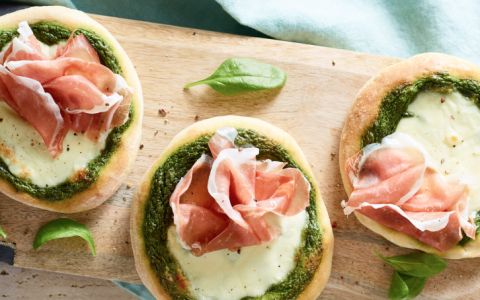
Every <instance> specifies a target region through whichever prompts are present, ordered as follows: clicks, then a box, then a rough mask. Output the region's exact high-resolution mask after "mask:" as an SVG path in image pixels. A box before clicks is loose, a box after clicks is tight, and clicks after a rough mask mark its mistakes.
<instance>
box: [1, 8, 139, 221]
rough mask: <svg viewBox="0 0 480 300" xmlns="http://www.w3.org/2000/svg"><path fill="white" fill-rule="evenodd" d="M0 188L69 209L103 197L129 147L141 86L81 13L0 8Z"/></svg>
mask: <svg viewBox="0 0 480 300" xmlns="http://www.w3.org/2000/svg"><path fill="white" fill-rule="evenodd" d="M0 49H1V52H0V191H1V192H2V193H4V194H6V195H7V196H9V197H11V198H13V199H15V200H18V201H20V202H23V203H25V204H28V205H32V206H35V207H39V208H43V209H47V210H52V211H58V212H66V213H70V212H78V211H83V210H87V209H91V208H93V207H95V206H98V205H100V204H101V203H102V202H103V201H105V200H106V199H108V198H109V197H110V196H111V195H112V194H113V193H114V192H115V191H116V190H117V189H118V187H119V185H120V184H121V182H122V180H123V179H124V177H125V175H126V172H127V170H128V168H129V166H130V164H131V163H132V162H133V160H134V159H135V155H136V151H137V149H138V146H139V139H140V131H141V119H142V115H143V111H142V102H143V99H142V91H141V87H140V83H139V80H138V77H137V74H136V72H135V70H134V68H133V65H132V63H131V62H130V59H129V58H128V57H127V55H126V53H125V51H124V50H123V49H122V48H121V46H120V45H119V44H118V42H117V41H116V40H115V38H114V37H113V36H112V35H111V34H110V33H109V32H108V31H107V30H106V29H105V28H104V27H103V26H101V25H100V24H98V23H97V22H95V21H94V20H92V19H91V18H90V17H88V16H87V15H86V14H84V13H82V12H80V11H76V10H71V9H67V8H63V7H34V8H29V9H25V10H20V11H16V12H14V13H11V14H7V15H4V16H2V17H0Z"/></svg>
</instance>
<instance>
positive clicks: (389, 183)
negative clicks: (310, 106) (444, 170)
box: [344, 133, 476, 251]
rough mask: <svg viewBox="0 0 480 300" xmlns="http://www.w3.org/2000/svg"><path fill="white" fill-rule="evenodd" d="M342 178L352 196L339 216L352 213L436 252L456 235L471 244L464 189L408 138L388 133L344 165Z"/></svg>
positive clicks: (453, 241) (456, 239) (472, 228)
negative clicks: (345, 172) (345, 176)
mask: <svg viewBox="0 0 480 300" xmlns="http://www.w3.org/2000/svg"><path fill="white" fill-rule="evenodd" d="M348 174H349V176H350V180H351V182H352V186H353V191H352V193H351V194H350V197H349V199H348V202H347V203H344V211H345V214H347V215H348V214H350V213H352V212H353V211H358V212H359V213H361V214H363V215H365V216H367V217H369V218H371V219H373V220H375V221H377V222H378V223H380V224H382V225H384V226H387V227H389V228H392V229H394V230H397V231H399V232H403V233H405V234H407V235H409V236H412V237H414V238H416V239H418V240H419V241H421V242H423V243H425V244H427V245H430V246H432V247H434V248H436V249H438V250H440V251H445V250H448V249H450V248H451V247H453V246H455V245H456V244H457V243H458V242H459V241H460V240H461V239H462V237H463V236H462V230H463V232H464V233H465V234H466V235H467V236H468V237H470V238H472V239H474V238H475V230H476V227H475V225H474V224H473V223H472V222H471V220H469V218H468V205H467V203H468V188H467V186H466V185H465V184H462V183H461V182H459V181H458V180H455V179H452V178H446V177H445V176H443V175H442V174H440V173H439V172H437V171H436V170H435V168H434V167H433V165H432V163H431V162H430V159H429V157H428V155H427V154H426V153H425V151H424V150H423V148H422V147H421V146H420V145H419V144H417V143H416V142H415V141H414V140H413V139H411V138H410V137H409V136H408V135H405V134H402V133H394V134H392V135H390V136H387V137H385V138H384V139H383V140H382V143H381V144H372V145H369V146H367V147H366V148H365V149H364V150H363V151H362V153H360V154H359V155H357V156H355V157H353V158H352V159H351V160H350V164H348Z"/></svg>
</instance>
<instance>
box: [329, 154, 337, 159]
mask: <svg viewBox="0 0 480 300" xmlns="http://www.w3.org/2000/svg"><path fill="white" fill-rule="evenodd" d="M335 156H337V154H336V153H333V152H331V153H330V160H334V159H335Z"/></svg>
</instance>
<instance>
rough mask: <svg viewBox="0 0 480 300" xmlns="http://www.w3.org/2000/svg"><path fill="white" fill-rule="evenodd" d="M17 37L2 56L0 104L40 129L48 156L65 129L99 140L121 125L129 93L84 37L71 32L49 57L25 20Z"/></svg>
mask: <svg viewBox="0 0 480 300" xmlns="http://www.w3.org/2000/svg"><path fill="white" fill-rule="evenodd" d="M18 33H19V36H18V37H16V38H14V39H13V40H12V42H11V43H10V44H9V45H7V46H6V47H5V49H3V50H2V52H1V53H0V61H1V62H2V65H1V69H0V100H3V101H5V102H6V103H7V104H8V105H9V106H10V107H12V108H13V109H14V110H15V111H16V112H17V113H18V115H20V116H21V117H22V118H23V119H25V121H27V122H29V123H30V124H31V125H32V126H33V127H34V128H35V129H36V130H37V131H38V133H39V134H40V135H41V136H42V138H43V140H44V142H45V145H46V146H47V148H48V150H49V151H50V153H51V154H52V156H56V155H58V154H59V153H60V152H61V151H62V143H63V139H64V137H65V135H66V134H67V132H68V130H73V131H74V132H78V133H85V134H87V136H88V137H90V138H91V139H93V140H97V139H98V138H99V137H100V135H101V133H102V132H105V131H107V130H108V129H110V128H111V127H115V126H119V125H121V124H123V123H124V122H125V120H126V118H127V115H128V110H129V105H130V95H131V90H130V88H129V87H128V85H127V83H126V82H125V80H124V79H123V78H122V77H121V76H120V75H117V74H114V73H113V72H112V71H111V70H110V69H108V68H107V67H105V66H104V65H102V64H101V63H100V58H99V56H98V54H97V52H96V51H95V49H94V48H93V47H92V45H91V44H90V43H89V41H88V39H87V38H86V37H85V36H84V35H82V34H79V35H73V34H72V36H71V37H70V38H69V40H68V41H67V43H66V44H65V45H64V46H58V47H57V49H56V52H52V53H53V54H49V55H47V54H45V52H46V53H49V51H46V50H43V51H42V49H44V48H46V46H44V45H43V44H42V43H40V42H39V41H38V40H37V39H36V38H35V35H33V32H32V30H31V29H30V27H29V26H28V24H27V23H26V22H21V23H20V25H19V28H18ZM50 52H51V51H50Z"/></svg>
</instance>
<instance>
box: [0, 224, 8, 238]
mask: <svg viewBox="0 0 480 300" xmlns="http://www.w3.org/2000/svg"><path fill="white" fill-rule="evenodd" d="M0 238H2V239H6V238H7V234H6V233H5V231H3V228H2V226H0Z"/></svg>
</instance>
